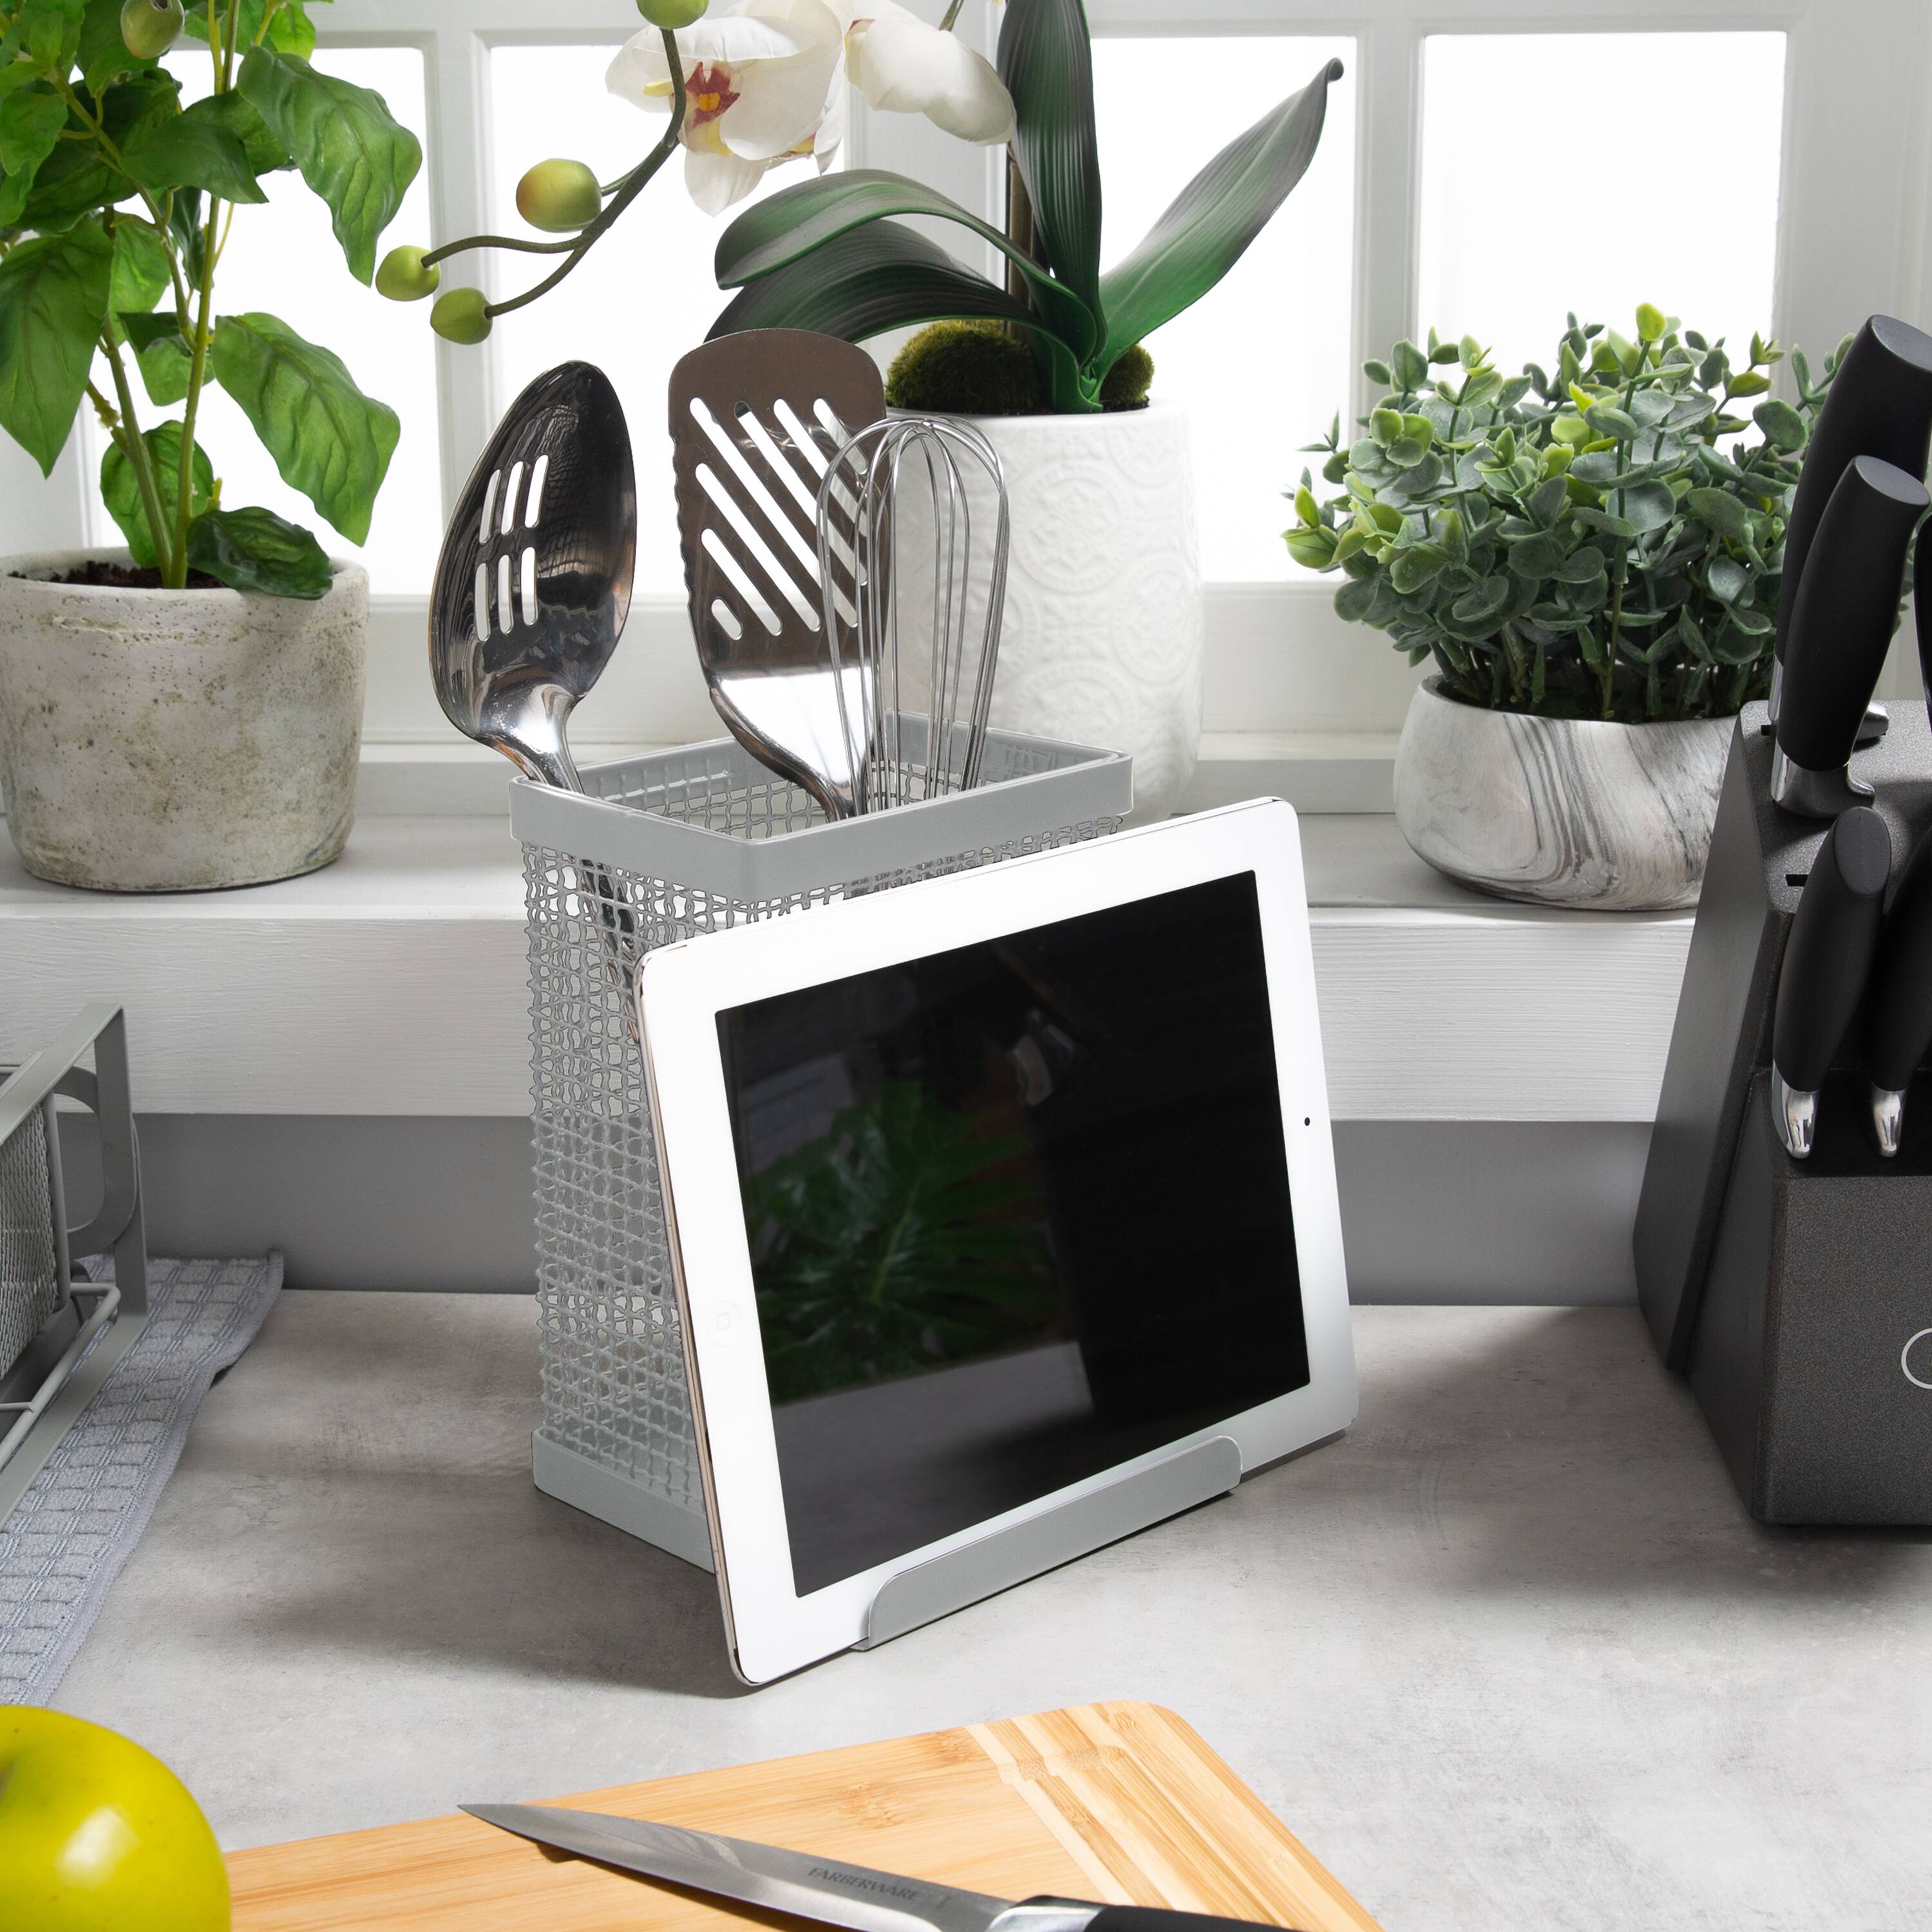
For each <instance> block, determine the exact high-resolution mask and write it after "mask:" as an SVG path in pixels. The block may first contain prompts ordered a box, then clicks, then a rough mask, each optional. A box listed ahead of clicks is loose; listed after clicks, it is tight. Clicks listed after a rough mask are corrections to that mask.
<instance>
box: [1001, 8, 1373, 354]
mask: <svg viewBox="0 0 1932 1932" xmlns="http://www.w3.org/2000/svg"><path fill="white" fill-rule="evenodd" d="M1061 4H1063V0H1030V4H1029V5H1027V6H1026V7H1025V8H1022V7H1021V6H1018V5H1016V6H1013V7H1010V8H1009V9H1008V10H1007V26H1006V28H1005V29H1004V31H1002V32H1001V36H1000V46H1001V63H1002V71H1003V73H1004V61H1005V49H1006V44H1007V37H1008V35H1009V34H1011V33H1012V32H1013V28H1014V23H1015V21H1016V19H1020V18H1031V17H1033V16H1034V14H1037V13H1046V12H1049V11H1054V10H1057V8H1058V6H1059V5H1061ZM1064 4H1067V5H1071V7H1072V9H1073V12H1074V13H1076V15H1077V14H1078V13H1079V0H1064ZM1085 31H1086V29H1085V21H1084V20H1082V23H1081V34H1082V39H1083V40H1084V38H1085ZM1341 75H1342V63H1341V62H1340V61H1331V62H1328V65H1326V66H1325V67H1324V68H1322V70H1321V71H1320V72H1319V73H1318V74H1316V77H1315V78H1314V79H1313V80H1311V81H1310V83H1308V85H1307V86H1306V87H1304V89H1302V90H1301V92H1300V93H1299V94H1295V95H1290V96H1289V98H1288V99H1287V100H1286V101H1283V103H1282V104H1281V105H1280V107H1276V108H1274V109H1272V110H1271V111H1270V112H1269V113H1266V114H1265V115H1262V118H1261V119H1260V120H1259V121H1256V123H1255V124H1254V125H1253V127H1250V128H1249V129H1248V130H1247V132H1246V133H1244V134H1241V135H1240V136H1238V137H1237V138H1236V139H1234V140H1232V141H1231V142H1229V144H1228V145H1227V146H1226V147H1225V148H1223V149H1222V151H1220V154H1217V155H1216V156H1215V157H1214V160H1211V161H1210V162H1209V163H1208V165H1207V166H1205V168H1203V169H1202V170H1201V172H1200V173H1199V174H1198V175H1196V176H1195V178H1193V181H1190V182H1189V183H1188V184H1187V187H1184V189H1182V190H1181V193H1180V194H1179V195H1178V196H1177V197H1176V198H1175V201H1174V203H1173V205H1172V206H1171V207H1170V208H1169V209H1168V211H1167V212H1166V214H1163V216H1162V217H1160V220H1158V221H1157V222H1156V223H1154V226H1153V228H1152V229H1151V230H1150V231H1149V233H1148V236H1147V239H1145V241H1144V242H1142V243H1141V245H1140V246H1139V248H1136V249H1135V250H1134V251H1133V253H1132V254H1130V255H1129V256H1128V257H1127V259H1126V260H1124V262H1122V263H1120V264H1119V265H1118V266H1116V267H1115V268H1113V269H1109V271H1108V272H1107V273H1106V275H1103V276H1102V277H1101V278H1100V282H1099V285H1098V293H1097V298H1096V299H1095V301H1094V304H1093V305H1092V306H1093V307H1094V309H1095V310H1096V312H1097V313H1098V314H1102V315H1103V316H1104V317H1105V319H1106V349H1105V350H1103V352H1102V359H1103V361H1104V362H1112V360H1113V359H1114V358H1115V356H1118V355H1120V354H1121V353H1124V351H1125V350H1127V349H1129V348H1130V347H1132V346H1133V344H1135V343H1136V342H1138V341H1140V340H1141V338H1142V337H1143V336H1145V335H1151V334H1152V333H1153V332H1154V330H1156V329H1158V328H1159V327H1160V326H1161V324H1162V323H1165V322H1169V321H1172V320H1173V318H1174V317H1175V316H1177V315H1178V314H1181V311H1183V310H1184V309H1185V308H1189V307H1190V306H1191V305H1193V303H1195V302H1198V301H1199V299H1200V298H1201V297H1202V296H1204V295H1205V294H1206V293H1208V290H1210V289H1211V288H1212V287H1214V285H1215V284H1216V283H1217V282H1218V281H1220V279H1221V278H1222V277H1223V275H1226V273H1227V272H1228V271H1229V269H1232V267H1233V266H1235V263H1237V262H1238V261H1239V260H1241V257H1242V256H1243V255H1244V254H1246V253H1247V248H1248V245H1249V244H1250V242H1253V240H1254V239H1255V237H1256V236H1257V235H1259V233H1261V232H1262V229H1264V228H1265V227H1266V226H1267V225H1268V222H1269V221H1270V220H1271V219H1272V217H1273V216H1274V212H1275V211H1276V209H1277V208H1280V205H1281V204H1282V203H1283V202H1284V201H1285V200H1286V199H1287V198H1288V196H1289V192H1290V190H1292V188H1293V187H1295V184H1296V182H1298V181H1300V180H1301V177H1302V176H1303V175H1304V174H1306V173H1307V171H1308V164H1309V163H1310V161H1311V160H1313V159H1314V157H1315V149H1316V143H1317V142H1319V141H1320V139H1321V138H1322V121H1323V120H1324V118H1325V115H1326V114H1327V113H1328V89H1329V88H1330V86H1331V85H1332V84H1333V83H1334V82H1336V81H1337V80H1340V78H1341ZM1091 85H1092V83H1091V76H1090V77H1089V78H1088V89H1089V105H1090V108H1091ZM1008 86H1012V83H1011V82H1010V81H1009V82H1008ZM1013 98H1014V101H1015V103H1016V105H1017V104H1019V102H1020V96H1019V92H1018V90H1017V89H1015V90H1014V94H1013ZM1019 116H1020V136H1019V139H1018V140H1017V141H1016V144H1015V145H1016V152H1017V153H1018V154H1019V156H1020V158H1021V166H1022V172H1024V171H1025V165H1026V162H1025V157H1026V153H1027V145H1026V144H1027V139H1028V130H1027V119H1028V111H1027V109H1026V107H1025V106H1024V105H1020V106H1019ZM1090 124H1091V116H1090ZM1029 186H1031V183H1029ZM1093 207H1094V228H1095V229H1096V230H1098V229H1099V226H1100V220H1099V216H1100V188H1099V183H1098V178H1097V177H1096V180H1095V184H1094V197H1093ZM1036 209H1037V203H1036ZM1048 259H1049V261H1052V255H1051V254H1050V253H1049V258H1048ZM1095 259H1096V260H1098V242H1097V237H1096V256H1095ZM1054 266H1055V270H1056V272H1060V270H1059V265H1058V263H1054ZM1062 279H1063V280H1065V279H1068V278H1067V277H1066V276H1065V275H1064V272H1062ZM1074 288H1075V292H1076V293H1081V294H1084V293H1085V290H1084V287H1083V286H1082V284H1081V283H1080V282H1079V281H1075V283H1074Z"/></svg>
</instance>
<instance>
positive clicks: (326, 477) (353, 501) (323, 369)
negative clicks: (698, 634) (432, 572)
mask: <svg viewBox="0 0 1932 1932" xmlns="http://www.w3.org/2000/svg"><path fill="white" fill-rule="evenodd" d="M211 362H212V366H213V368H214V379H215V380H216V381H217V383H220V385H221V386H222V387H223V389H226V391H227V392H228V393H229V395H231V396H233V398H235V400H236V401H237V402H238V403H239V404H241V405H242V413H243V414H244V415H245V416H247V417H248V420H249V422H251V423H252V424H253V425H254V429H255V434H257V436H258V437H260V438H261V440H262V443H263V447H264V448H265V449H266V450H267V451H268V452H269V455H271V456H272V457H273V458H275V467H276V468H277V469H278V470H280V471H281V475H282V481H284V482H285V483H287V484H289V486H290V487H291V488H293V489H296V490H300V491H301V492H302V494H303V495H304V496H306V497H307V498H308V499H309V501H310V502H311V503H313V504H314V505H315V507H316V508H317V509H318V510H320V511H321V512H322V514H323V515H324V516H325V517H327V518H328V519H329V521H330V522H331V523H333V524H334V525H335V527H336V528H337V529H338V530H340V531H341V532H342V534H343V535H344V536H346V537H347V538H348V539H349V540H350V542H351V543H361V542H362V541H364V540H365V538H367V537H368V534H369V517H370V513H371V511H372V510H373V509H374V506H375V502H376V492H377V490H380V488H381V487H383V477H384V476H385V475H386V474H387V473H388V471H389V458H391V457H392V455H395V448H396V439H397V437H398V434H399V432H400V431H401V424H400V423H399V422H398V421H397V419H396V413H395V410H392V409H391V408H389V406H388V405H387V404H383V403H379V402H377V401H374V399H373V398H371V397H368V396H365V395H364V394H363V393H362V391H361V390H360V389H358V388H357V387H356V380H355V378H354V377H352V376H351V375H350V373H349V371H348V370H347V368H344V365H343V363H342V361H341V358H340V357H339V356H335V354H333V353H332V352H331V351H329V350H326V349H323V348H320V347H317V345H316V344H314V343H313V342H305V341H303V339H302V337H300V336H299V335H297V334H296V332H295V331H294V330H293V329H291V328H290V326H288V324H287V323H285V322H281V321H278V320H277V319H276V318H275V317H274V316H272V315H263V314H248V315H225V316H223V317H222V318H221V320H220V323H218V324H217V326H216V328H215V331H214V350H213V355H212V358H211Z"/></svg>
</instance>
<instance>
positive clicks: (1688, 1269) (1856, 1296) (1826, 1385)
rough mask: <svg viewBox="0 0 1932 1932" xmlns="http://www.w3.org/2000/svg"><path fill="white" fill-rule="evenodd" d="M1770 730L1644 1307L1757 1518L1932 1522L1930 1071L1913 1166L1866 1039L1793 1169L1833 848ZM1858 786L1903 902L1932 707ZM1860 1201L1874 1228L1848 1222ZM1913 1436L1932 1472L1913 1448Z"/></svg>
mask: <svg viewBox="0 0 1932 1932" xmlns="http://www.w3.org/2000/svg"><path fill="white" fill-rule="evenodd" d="M1765 715H1766V713H1765V707H1764V706H1763V705H1762V704H1748V705H1747V706H1745V709H1744V710H1743V712H1742V713H1741V714H1740V715H1739V720H1738V727H1737V730H1736V733H1735V735H1734V736H1733V739H1732V742H1731V754H1730V761H1729V763H1728V764H1727V766H1726V768H1725V772H1724V786H1723V790H1722V793H1721V798H1720V801H1719V804H1718V818H1717V823H1716V826H1715V830H1714V832H1713V834H1712V842H1711V858H1710V864H1709V869H1708V871H1706V875H1705V880H1704V889H1703V897H1702V898H1701V899H1700V901H1699V904H1698V908H1697V925H1696V927H1695V929H1694V932H1693V935H1692V938H1691V953H1690V958H1689V959H1688V962H1687V963H1686V965H1685V975H1684V987H1683V992H1682V995H1681V996H1680V998H1679V1004H1678V1009H1677V1019H1676V1026H1675V1027H1674V1028H1673V1031H1672V1034H1671V1040H1670V1058H1669V1059H1668V1061H1667V1064H1666V1066H1665V1069H1664V1085H1663V1090H1662V1092H1661V1094H1660V1096H1659V1099H1658V1113H1657V1122H1656V1126H1655V1128H1654V1130H1652V1136H1651V1144H1650V1155H1649V1163H1648V1165H1647V1166H1646V1169H1645V1173H1644V1181H1643V1193H1642V1196H1641V1198H1640V1202H1639V1205H1638V1208H1637V1226H1636V1232H1635V1235H1634V1241H1633V1251H1634V1259H1635V1262H1636V1265H1637V1293H1638V1299H1639V1301H1640V1304H1641V1305H1642V1307H1643V1313H1644V1316H1645V1318H1646V1321H1647V1322H1648V1323H1649V1327H1650V1331H1651V1334H1652V1339H1653V1340H1655V1343H1656V1344H1657V1348H1658V1353H1659V1354H1660V1355H1661V1356H1662V1357H1663V1358H1664V1362H1665V1364H1667V1366H1668V1367H1670V1368H1672V1369H1673V1370H1676V1371H1678V1372H1679V1373H1680V1374H1685V1375H1688V1377H1689V1379H1690V1381H1691V1387H1692V1388H1693V1390H1694V1391H1695V1392H1696V1394H1697V1397H1698V1400H1699V1401H1700V1403H1701V1404H1702V1405H1703V1409H1704V1412H1705V1415H1706V1418H1707V1420H1708V1421H1709V1423H1710V1425H1711V1429H1712V1434H1713V1435H1714V1436H1715V1438H1716V1439H1717V1441H1718V1445H1719V1447H1720V1448H1721V1449H1722V1451H1723V1452H1724V1457H1725V1460H1726V1462H1727V1464H1728V1465H1729V1466H1730V1469H1731V1472H1732V1475H1733V1477H1734V1478H1736V1481H1737V1484H1738V1487H1739V1492H1740V1493H1741V1494H1742V1496H1744V1497H1745V1501H1746V1502H1747V1503H1748V1505H1749V1506H1750V1508H1751V1511H1752V1513H1753V1514H1754V1515H1757V1516H1759V1517H1761V1518H1762V1520H1765V1521H1767V1522H1793V1523H1796V1522H1810V1523H1819V1522H1833V1523H1911V1524H1922V1523H1932V1394H1927V1393H1926V1392H1924V1391H1921V1390H1919V1389H1918V1388H1917V1387H1916V1386H1915V1384H1914V1383H1913V1382H1912V1380H1911V1379H1909V1377H1906V1376H1902V1375H1901V1374H1900V1349H1901V1347H1903V1345H1904V1344H1905V1343H1906V1341H1907V1340H1909V1337H1911V1336H1912V1335H1913V1334H1915V1332H1916V1331H1918V1330H1921V1329H1924V1328H1927V1326H1932V1082H1928V1081H1927V1078H1926V1076H1924V1073H1922V1072H1921V1075H1920V1076H1919V1079H1918V1080H1917V1081H1915V1082H1914V1089H1913V1094H1912V1097H1911V1099H1910V1100H1909V1102H1908V1105H1907V1112H1906V1130H1905V1139H1904V1145H1903V1148H1902V1150H1901V1151H1900V1154H1899V1156H1898V1157H1897V1160H1893V1161H1885V1160H1881V1159H1880V1157H1879V1154H1878V1152H1877V1150H1876V1147H1875V1146H1874V1145H1873V1144H1872V1142H1871V1141H1870V1138H1869V1130H1868V1128H1867V1112H1866V1107H1865V1103H1864V1083H1863V1080H1862V1077H1861V1076H1860V1075H1859V1074H1858V1072H1857V1070H1856V1067H1855V1052H1856V1045H1857V1040H1858V1031H1859V1028H1858V1022H1856V1021H1854V1022H1853V1024H1852V1027H1851V1028H1850V1029H1849V1031H1848V1034H1847V1035H1846V1043H1845V1045H1844V1046H1843V1048H1842V1049H1841V1052H1840V1055H1839V1058H1838V1061H1837V1062H1836V1063H1835V1067H1834V1070H1833V1073H1832V1076H1831V1077H1830V1078H1829V1079H1828V1081H1827V1082H1826V1089H1825V1091H1824V1094H1823V1098H1822V1100H1821V1103H1820V1134H1819V1141H1818V1144H1817V1147H1816V1148H1815V1150H1814V1153H1813V1155H1812V1157H1811V1160H1809V1161H1808V1162H1800V1161H1794V1160H1792V1159H1791V1158H1790V1156H1789V1155H1787V1154H1786V1153H1785V1151H1784V1148H1783V1147H1782V1146H1781V1145H1779V1143H1778V1139H1777V1136H1776V1134H1775V1131H1774V1130H1773V1129H1772V1124H1771V1115H1770V1101H1769V1073H1770V1066H1771V1034H1772V1012H1773V1008H1774V1006H1775V1000H1776V995H1777V991H1778V971H1779V968H1780V966H1781V963H1782V962H1783V959H1784V945H1785V941H1786V939H1787V936H1788V935H1789V933H1790V927H1791V920H1792V916H1793V914H1794V913H1796V910H1797V908H1798V901H1799V895H1800V894H1801V893H1802V891H1803V889H1804V885H1805V880H1806V878H1807V877H1808V875H1809V874H1810V871H1811V865H1812V862H1813V860H1814V858H1815V857H1816V856H1817V850H1818V847H1819V846H1820V844H1822V843H1823V840H1824V836H1825V834H1826V831H1827V829H1829V827H1828V826H1827V825H1826V823H1825V822H1824V821H1823V820H1815V819H1805V818H1799V817H1795V816H1793V814H1790V813H1788V812H1787V811H1784V810H1782V809H1781V808H1780V807H1778V806H1777V805H1774V804H1772V802H1771V761H1772V750H1773V745H1772V740H1771V737H1770V735H1769V732H1768V730H1766V728H1765ZM1852 774H1853V775H1854V776H1855V777H1858V778H1862V779H1864V781H1865V782H1866V783H1867V784H1870V785H1872V786H1873V787H1874V788H1875V791H1876V796H1874V797H1873V799H1872V800H1871V801H1870V802H1871V804H1872V805H1873V808H1875V809H1876V811H1878V812H1879V814H1880V816H1881V817H1883V819H1884V820H1885V828H1886V829H1887V831H1888V832H1889V833H1890V835H1891V847H1892V871H1893V878H1894V882H1895V881H1896V880H1897V877H1898V876H1899V874H1900V873H1901V872H1902V871H1903V868H1904V865H1905V861H1906V858H1907V856H1909V853H1911V851H1912V848H1913V847H1914V846H1915V844H1917V843H1918V839H1919V838H1920V836H1921V835H1922V834H1923V833H1924V832H1925V831H1926V830H1927V829H1928V827H1932V726H1928V724H1927V718H1926V715H1925V712H1924V709H1923V708H1922V707H1921V706H1918V705H1910V706H1906V705H1899V706H1896V707H1895V708H1894V715H1893V718H1892V721H1891V729H1890V730H1889V732H1888V734H1887V735H1886V736H1885V737H1884V738H1883V739H1881V740H1879V742H1876V743H1874V744H1873V745H1869V746H1866V747H1863V748H1861V749H1859V750H1858V751H1857V752H1855V754H1854V755H1853V757H1852ZM1921 1089H1923V1091H1921ZM1851 1199H1856V1200H1857V1201H1858V1202H1860V1203H1861V1206H1860V1207H1859V1208H1858V1210H1857V1211H1856V1212H1853V1211H1851V1210H1849V1209H1848V1208H1846V1205H1844V1204H1845V1203H1846V1202H1847V1201H1848V1200H1851ZM1908 1304H1910V1306H1911V1307H1915V1308H1916V1309H1917V1311H1918V1315H1917V1319H1916V1320H1915V1321H1914V1322H1913V1323H1912V1327H1911V1328H1909V1329H1908V1330H1906V1331H1905V1333H1904V1334H1900V1336H1899V1337H1897V1339H1896V1340H1894V1341H1893V1342H1891V1343H1890V1345H1889V1346H1890V1366H1889V1368H1888V1369H1886V1368H1885V1367H1884V1366H1883V1364H1879V1367H1876V1368H1874V1367H1872V1364H1873V1362H1876V1361H1877V1360H1878V1354H1877V1353H1876V1352H1877V1351H1878V1340H1879V1337H1880V1335H1881V1334H1888V1333H1889V1328H1888V1327H1886V1324H1887V1323H1890V1324H1891V1325H1894V1326H1895V1325H1896V1322H1897V1319H1903V1318H1904V1317H1905V1316H1906V1315H1907V1314H1908V1313H1909V1307H1908ZM1828 1315H1829V1319H1826V1317H1827V1316H1828ZM1868 1358H1869V1359H1868ZM1894 1383H1896V1385H1897V1386H1896V1388H1894V1387H1892V1384H1894ZM1908 1399H1915V1401H1914V1402H1913V1403H1912V1405H1911V1406H1909V1407H1907V1408H1906V1409H1902V1410H1900V1411H1899V1412H1898V1414H1897V1415H1894V1413H1893V1412H1894V1407H1895V1406H1897V1405H1899V1404H1904V1403H1907V1402H1908ZM1900 1429H1903V1430H1906V1432H1907V1434H1906V1437H1899V1436H1897V1431H1898V1430H1900ZM1911 1430H1916V1433H1917V1440H1918V1445H1919V1447H1918V1449H1917V1450H1916V1451H1915V1452H1914V1453H1915V1456H1916V1460H1914V1454H1909V1453H1907V1451H1906V1450H1905V1449H1904V1448H1901V1447H1900V1446H1899V1445H1900V1442H1903V1441H1905V1440H1907V1439H1909V1432H1910V1431H1911ZM1885 1445H1891V1446H1889V1447H1887V1446H1885Z"/></svg>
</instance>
